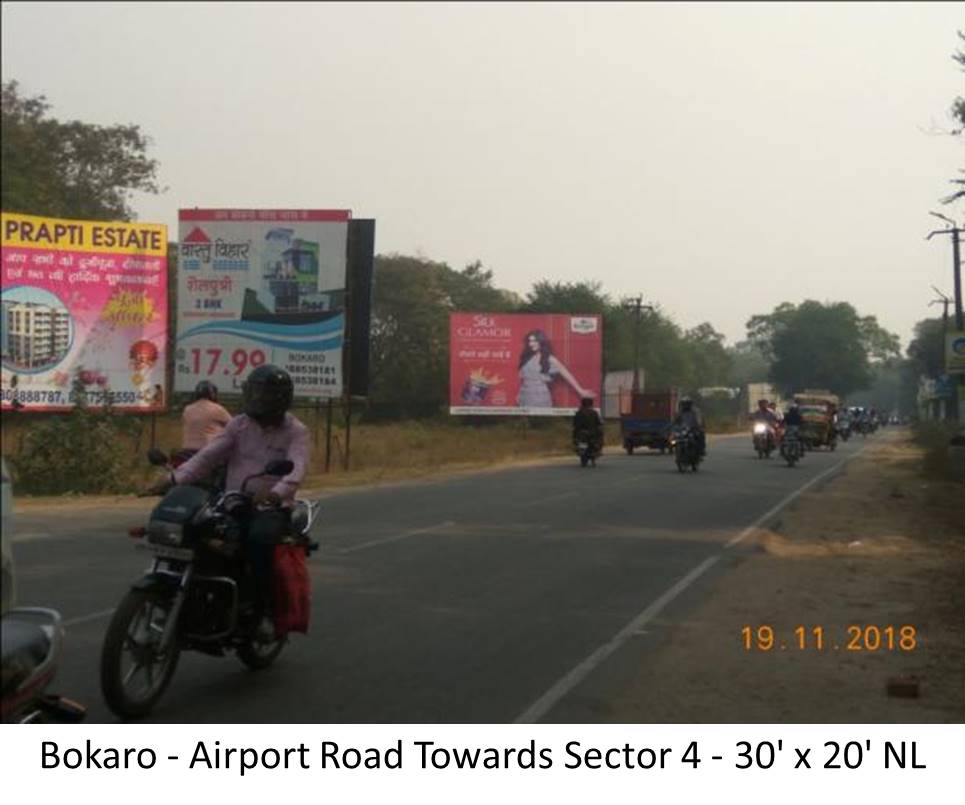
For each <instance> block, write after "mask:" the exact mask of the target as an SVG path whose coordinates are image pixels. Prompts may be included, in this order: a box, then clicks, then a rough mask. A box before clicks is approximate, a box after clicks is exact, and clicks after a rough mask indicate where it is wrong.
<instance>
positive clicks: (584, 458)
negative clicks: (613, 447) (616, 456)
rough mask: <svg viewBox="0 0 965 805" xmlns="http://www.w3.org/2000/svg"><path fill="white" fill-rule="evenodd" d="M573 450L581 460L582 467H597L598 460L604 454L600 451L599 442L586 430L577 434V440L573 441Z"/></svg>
mask: <svg viewBox="0 0 965 805" xmlns="http://www.w3.org/2000/svg"><path fill="white" fill-rule="evenodd" d="M573 449H574V450H575V451H576V455H577V456H579V458H580V466H581V467H586V466H591V467H595V466H596V460H597V459H598V458H599V457H600V455H601V454H602V452H603V451H602V450H601V449H600V445H599V440H598V439H597V438H594V436H593V435H592V434H591V433H590V432H588V431H585V430H581V431H580V432H579V433H577V434H576V438H574V439H573Z"/></svg>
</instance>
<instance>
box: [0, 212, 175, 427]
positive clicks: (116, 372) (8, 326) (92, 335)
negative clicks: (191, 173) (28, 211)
mask: <svg viewBox="0 0 965 805" xmlns="http://www.w3.org/2000/svg"><path fill="white" fill-rule="evenodd" d="M0 227H2V234H3V243H2V258H0V262H2V293H0V301H2V320H0V324H2V338H3V354H2V367H3V368H2V382H0V390H2V391H0V393H2V404H3V410H5V411H6V410H12V409H24V410H28V411H63V410H69V409H70V408H71V407H72V406H73V405H74V404H75V402H76V401H77V393H78V391H80V390H82V391H83V396H84V397H85V398H86V401H87V403H88V404H89V405H91V406H102V405H105V404H109V405H111V406H113V407H115V408H117V409H119V410H125V411H156V410H161V409H163V408H164V407H165V396H166V389H165V374H166V373H165V367H166V361H167V350H166V345H167V231H166V228H165V227H164V226H163V225H160V224H141V223H125V222H107V221H75V220H68V219H61V218H43V217H38V216H32V215H19V214H16V213H6V212H5V213H3V216H2V224H0Z"/></svg>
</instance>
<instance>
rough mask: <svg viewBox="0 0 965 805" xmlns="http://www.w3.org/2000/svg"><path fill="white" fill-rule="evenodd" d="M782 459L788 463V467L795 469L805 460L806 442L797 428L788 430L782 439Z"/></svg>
mask: <svg viewBox="0 0 965 805" xmlns="http://www.w3.org/2000/svg"><path fill="white" fill-rule="evenodd" d="M781 458H783V459H784V460H785V461H786V462H787V466H789V467H793V466H794V465H795V464H796V463H797V462H798V461H800V460H801V459H802V458H804V442H803V441H802V440H801V434H800V433H798V429H797V428H788V429H787V433H785V434H784V438H783V439H781Z"/></svg>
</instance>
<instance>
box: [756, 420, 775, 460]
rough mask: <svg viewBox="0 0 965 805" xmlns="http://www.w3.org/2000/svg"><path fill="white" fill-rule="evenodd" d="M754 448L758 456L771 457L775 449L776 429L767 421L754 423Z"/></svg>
mask: <svg viewBox="0 0 965 805" xmlns="http://www.w3.org/2000/svg"><path fill="white" fill-rule="evenodd" d="M753 441H754V449H755V450H756V451H757V457H758V458H770V457H771V452H772V451H773V450H774V431H773V430H772V429H771V427H770V426H768V424H767V423H766V422H755V423H754V436H753Z"/></svg>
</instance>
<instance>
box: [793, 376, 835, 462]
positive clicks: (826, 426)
mask: <svg viewBox="0 0 965 805" xmlns="http://www.w3.org/2000/svg"><path fill="white" fill-rule="evenodd" d="M794 402H796V403H797V404H798V409H799V410H800V412H801V418H802V419H803V420H804V424H803V425H802V426H801V440H802V441H803V442H804V445H805V447H808V448H810V449H812V450H813V449H815V448H817V447H827V448H829V449H831V450H834V449H835V448H836V447H837V446H838V434H837V431H836V430H835V427H834V423H833V421H832V412H833V411H834V410H836V409H838V408H839V406H840V403H841V401H840V399H839V398H838V396H837V395H836V394H832V393H831V392H830V391H826V390H823V389H820V390H815V389H805V390H804V391H801V392H798V393H797V394H795V395H794Z"/></svg>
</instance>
